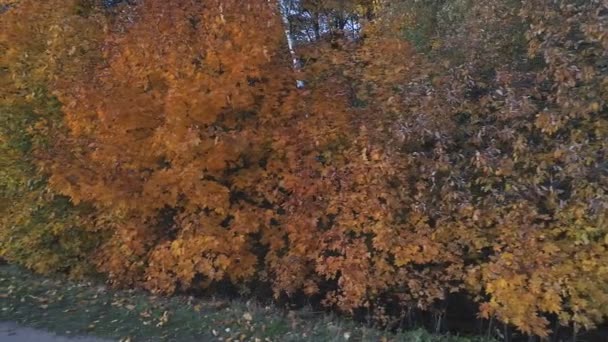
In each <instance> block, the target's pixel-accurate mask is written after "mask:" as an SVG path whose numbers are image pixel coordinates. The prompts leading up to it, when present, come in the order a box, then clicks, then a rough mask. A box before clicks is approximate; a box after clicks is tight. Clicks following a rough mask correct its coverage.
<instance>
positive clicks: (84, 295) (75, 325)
mask: <svg viewBox="0 0 608 342" xmlns="http://www.w3.org/2000/svg"><path fill="white" fill-rule="evenodd" d="M0 322H3V323H2V324H1V325H0V340H1V341H7V342H22V341H41V342H59V341H62V342H63V341H85V342H97V341H132V342H134V341H180V342H181V341H255V342H262V341H264V342H270V341H347V340H348V341H408V342H471V341H474V340H475V339H470V338H463V337H455V336H446V335H431V334H428V333H426V332H425V331H423V330H416V331H409V332H403V333H399V334H393V333H389V332H386V331H383V330H379V329H374V328H370V327H366V326H364V325H361V324H357V323H355V322H353V321H350V320H347V319H342V318H337V317H335V316H332V315H328V314H326V313H321V312H312V311H311V310H301V311H287V310H282V309H279V308H276V307H274V306H272V305H268V306H266V305H261V304H259V303H251V302H243V301H241V300H224V299H214V298H193V297H181V296H174V297H168V298H167V297H156V296H153V295H151V294H149V293H146V292H143V291H136V290H130V291H117V290H112V289H109V288H107V287H106V286H104V285H103V284H102V283H100V282H71V281H68V280H66V279H64V278H62V277H41V276H37V275H34V274H31V273H30V272H28V271H26V270H24V269H22V268H19V267H15V266H11V265H2V266H0ZM26 327H27V328H26ZM60 336H63V337H60ZM83 336H86V337H83ZM477 341H480V340H477Z"/></svg>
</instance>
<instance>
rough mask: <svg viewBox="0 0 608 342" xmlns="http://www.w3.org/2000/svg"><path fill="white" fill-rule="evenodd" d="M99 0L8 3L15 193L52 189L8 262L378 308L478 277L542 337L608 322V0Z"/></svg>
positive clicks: (511, 320) (8, 107)
mask: <svg viewBox="0 0 608 342" xmlns="http://www.w3.org/2000/svg"><path fill="white" fill-rule="evenodd" d="M104 3H105V5H103V4H101V2H100V3H99V4H98V3H96V2H94V1H48V2H44V4H41V3H40V2H36V1H31V0H22V1H18V2H16V3H15V4H13V5H11V8H10V9H9V10H8V11H6V12H5V13H4V14H2V15H1V17H0V19H1V20H2V26H1V27H0V28H1V29H2V34H1V35H0V38H1V40H0V47H1V48H2V49H3V51H4V52H5V54H4V57H3V58H2V67H3V69H2V70H3V71H2V72H3V73H4V74H5V75H7V77H6V78H5V79H6V81H4V82H5V83H3V84H2V87H3V89H2V96H3V99H2V100H3V104H5V105H4V107H3V112H2V115H3V116H2V120H3V131H2V132H1V134H2V139H3V140H2V141H1V142H2V144H3V145H1V148H2V149H1V150H0V151H1V153H2V155H1V157H2V158H6V159H7V160H11V161H10V162H9V164H10V167H9V168H6V169H5V170H6V171H4V170H3V171H2V174H0V175H1V177H2V179H1V180H0V181H1V182H2V183H1V184H2V191H3V192H2V196H3V197H6V198H8V197H10V196H13V197H14V196H15V195H14V194H16V193H24V192H23V191H25V190H22V189H25V188H24V186H25V184H35V185H32V186H30V189H29V190H27V192H26V193H28V194H31V195H28V196H22V195H19V196H17V197H19V198H20V201H21V202H19V203H21V204H20V205H18V206H10V207H9V206H4V207H3V208H0V210H3V212H6V213H7V214H6V215H3V217H4V219H3V220H2V221H1V222H2V226H1V231H0V246H2V250H1V253H2V255H3V256H4V257H6V258H10V259H12V260H15V261H18V262H22V263H26V264H28V265H30V266H31V267H34V268H36V269H38V270H41V271H44V270H50V269H56V268H57V265H64V267H66V268H68V267H71V266H72V265H76V263H79V262H81V261H92V262H93V263H95V264H96V265H97V269H98V270H100V271H102V272H104V273H106V274H107V275H108V276H109V279H110V280H111V281H112V282H114V283H116V284H122V285H136V286H145V287H147V288H148V289H150V290H152V291H157V292H163V293H172V292H174V291H181V290H190V289H196V288H205V287H208V286H210V285H212V284H217V283H220V282H224V281H229V282H232V283H233V284H237V285H245V286H246V285H247V284H249V283H250V282H260V281H261V282H268V283H269V284H271V286H272V289H273V291H274V293H275V295H276V296H282V295H294V294H305V295H308V296H313V295H318V296H321V297H322V298H324V303H325V304H326V305H328V306H332V307H335V308H337V309H339V310H343V311H346V312H353V311H354V310H356V309H360V308H369V309H370V310H372V309H373V310H375V311H376V312H377V313H378V314H379V316H382V312H383V311H382V310H383V308H386V307H387V304H391V305H393V306H394V305H395V304H396V305H397V306H400V307H401V308H403V309H404V312H406V311H407V310H408V309H411V308H420V309H424V310H430V309H434V308H436V307H437V306H436V305H435V304H436V303H438V302H441V301H442V300H445V299H446V297H447V296H448V295H449V294H450V293H453V292H462V293H467V294H468V295H470V296H471V298H473V299H474V300H475V301H477V302H479V304H480V308H479V313H480V316H482V317H486V318H490V317H496V318H498V319H499V320H500V321H502V322H504V323H508V324H512V325H514V326H516V327H517V328H519V329H520V330H522V331H523V332H525V333H529V334H536V335H541V336H545V335H546V334H547V333H548V331H549V326H548V323H549V317H550V316H553V317H557V318H558V319H559V322H560V323H561V324H563V325H571V326H573V327H574V329H580V328H592V327H594V326H595V325H596V324H598V323H601V322H603V321H604V320H605V319H606V316H608V311H607V309H606V308H608V305H607V304H608V268H607V267H606V266H605V265H606V264H607V261H608V260H607V259H608V251H607V250H606V248H607V244H608V224H607V214H608V198H607V196H608V195H607V194H606V188H607V185H608V184H607V181H608V171H607V170H608V164H606V161H605V160H606V153H607V148H608V146H607V141H608V140H607V139H606V134H607V132H608V115H607V114H608V109H607V104H606V101H607V99H608V77H607V76H608V71H607V70H608V69H607V68H608V66H607V61H608V55H607V54H606V51H608V34H607V32H606V31H607V29H606V27H605V22H606V16H607V14H608V7H607V5H606V3H605V2H602V1H586V2H581V1H574V0H572V1H561V2H551V3H548V2H546V1H540V0H539V1H536V0H532V1H530V0H529V1H526V2H520V1H516V0H490V1H484V2H472V1H463V0H455V1H437V0H428V1H405V0H404V1H399V2H388V1H387V2H383V1H350V2H333V1H327V2H318V1H312V2H306V1H303V2H301V3H300V5H301V6H299V7H294V8H291V9H288V10H285V8H283V9H284V11H283V13H289V14H290V17H289V18H281V16H280V15H279V10H278V8H279V5H281V6H283V7H284V6H286V4H285V3H284V2H282V1H279V2H269V1H266V0H259V1H258V0H255V1H248V2H247V6H243V3H242V2H241V1H236V0H224V1H220V0H215V1H186V0H177V1H171V2H168V1H161V0H147V1H142V2H134V3H129V2H116V3H114V2H113V3H112V6H107V2H104ZM50 13H52V15H49V14H50ZM296 13H298V15H296ZM291 17H294V18H291ZM282 19H284V20H282ZM290 20H291V21H290ZM296 20H297V22H296ZM285 22H287V23H285ZM294 22H295V24H294ZM286 24H287V32H288V34H290V32H295V31H297V32H299V33H300V34H295V35H294V36H295V37H296V38H298V37H299V38H298V39H300V40H299V41H298V42H297V43H299V44H297V46H296V52H297V56H298V57H299V61H296V63H295V65H296V67H295V70H293V63H292V57H293V56H292V55H291V53H290V51H289V49H288V48H287V44H286V42H285V36H284V34H285V29H286ZM349 25H350V26H349ZM349 27H350V28H349ZM349 30H350V31H349ZM302 32H304V33H306V34H304V33H302ZM294 71H295V72H294ZM296 79H304V80H305V84H306V87H305V88H296V86H295V84H296ZM40 84H42V85H44V88H48V89H51V90H52V93H53V95H54V96H56V97H57V98H58V100H59V101H60V103H61V113H59V111H58V110H57V109H56V108H55V107H56V106H55V105H54V104H53V100H52V99H50V97H49V96H46V95H40V94H39V95H36V94H37V93H35V92H33V91H34V89H36V86H37V85H40ZM30 93H33V94H34V96H33V97H32V96H25V95H26V94H30ZM28 99H29V100H28ZM5 113H6V115H5ZM25 132H27V133H25ZM38 136H41V137H44V139H43V140H44V141H45V143H44V144H42V145H43V146H44V147H42V145H41V144H40V143H36V144H35V146H36V147H35V148H32V147H31V146H30V145H31V143H30V142H29V141H32V139H37V138H35V137H38ZM20 139H25V140H23V141H22V140H20ZM24 146H25V147H24ZM32 146H34V145H32ZM25 155H27V156H28V159H23V157H22V156H25ZM17 161H19V163H18V162H17ZM21 161H23V162H27V163H26V164H23V166H21V165H22V163H21ZM3 163H4V161H3ZM45 175H50V178H49V184H50V187H49V188H47V187H46V186H45V184H46V183H44V182H43V180H44V179H45ZM37 179H40V180H41V181H40V182H34V183H32V182H33V180H37ZM53 192H56V193H59V194H61V195H63V196H67V198H69V199H70V203H67V202H66V200H65V199H64V198H62V197H57V196H54V195H50V194H52V193H53ZM21 208H34V209H27V210H25V209H21ZM15 222H17V223H15ZM15 237H17V238H15ZM72 237H76V238H72ZM106 237H107V238H106ZM55 241H65V243H60V244H59V245H57V246H58V247H57V248H58V249H56V248H55V246H56V245H54V242H55ZM32 246H44V249H42V250H41V252H39V253H31V251H32V249H31V247H32ZM36 248H38V247H36ZM93 249H94V251H93ZM24 252H27V253H25V254H24ZM37 258H38V259H37ZM37 260H47V261H52V264H53V266H46V265H45V266H40V264H39V262H41V261H37Z"/></svg>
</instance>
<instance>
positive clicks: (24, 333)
mask: <svg viewBox="0 0 608 342" xmlns="http://www.w3.org/2000/svg"><path fill="white" fill-rule="evenodd" d="M0 341H1V342H109V340H102V339H99V338H95V337H63V336H57V335H55V334H53V333H50V332H47V331H44V330H37V329H32V328H27V327H23V326H20V325H18V324H16V323H12V322H0Z"/></svg>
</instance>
